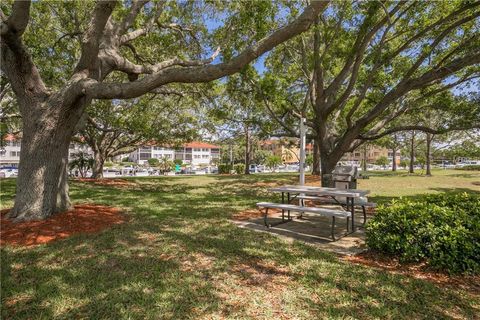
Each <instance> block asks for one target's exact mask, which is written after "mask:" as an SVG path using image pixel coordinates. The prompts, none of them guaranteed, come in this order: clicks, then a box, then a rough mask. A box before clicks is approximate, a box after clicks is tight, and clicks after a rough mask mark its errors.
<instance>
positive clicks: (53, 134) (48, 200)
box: [9, 112, 73, 221]
mask: <svg viewBox="0 0 480 320" xmlns="http://www.w3.org/2000/svg"><path fill="white" fill-rule="evenodd" d="M45 113H46V112H45ZM41 119H42V120H43V121H42V120H37V121H32V120H28V119H24V121H23V124H24V125H23V136H22V148H21V151H20V163H19V166H18V179H17V190H16V197H15V204H14V207H13V209H12V210H11V211H10V212H9V217H10V218H15V220H16V221H21V220H40V219H44V218H46V217H48V216H50V215H52V214H54V213H56V212H61V211H66V210H68V209H70V207H71V203H70V199H69V196H68V181H67V164H68V146H69V144H70V138H71V135H72V131H73V129H72V128H71V127H70V126H69V123H68V122H69V121H68V119H64V120H66V121H62V122H57V123H54V122H55V120H54V119H52V118H51V116H50V115H44V117H42V118H41Z"/></svg>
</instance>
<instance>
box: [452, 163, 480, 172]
mask: <svg viewBox="0 0 480 320" xmlns="http://www.w3.org/2000/svg"><path fill="white" fill-rule="evenodd" d="M455 169H457V170H468V171H476V170H478V171H480V165H479V164H469V165H467V166H463V167H459V168H455Z"/></svg>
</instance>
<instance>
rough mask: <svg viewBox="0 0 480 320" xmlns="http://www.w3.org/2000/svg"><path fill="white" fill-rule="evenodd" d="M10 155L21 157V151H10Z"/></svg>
mask: <svg viewBox="0 0 480 320" xmlns="http://www.w3.org/2000/svg"><path fill="white" fill-rule="evenodd" d="M10 157H20V151H10Z"/></svg>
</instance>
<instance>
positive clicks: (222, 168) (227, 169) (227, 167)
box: [218, 163, 232, 174]
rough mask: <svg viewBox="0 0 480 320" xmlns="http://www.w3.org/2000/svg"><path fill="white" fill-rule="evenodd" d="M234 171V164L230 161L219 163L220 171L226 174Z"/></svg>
mask: <svg viewBox="0 0 480 320" xmlns="http://www.w3.org/2000/svg"><path fill="white" fill-rule="evenodd" d="M230 171H232V165H231V164H228V163H222V164H219V165H218V173H220V174H225V173H230Z"/></svg>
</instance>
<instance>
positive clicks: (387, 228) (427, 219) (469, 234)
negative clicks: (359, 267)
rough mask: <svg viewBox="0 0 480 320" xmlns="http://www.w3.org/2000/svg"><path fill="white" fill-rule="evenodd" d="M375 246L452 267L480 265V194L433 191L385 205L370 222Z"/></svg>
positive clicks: (370, 237)
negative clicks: (437, 193) (421, 196)
mask: <svg viewBox="0 0 480 320" xmlns="http://www.w3.org/2000/svg"><path fill="white" fill-rule="evenodd" d="M366 235H367V238H366V242H367V246H368V247H369V248H370V249H373V250H376V251H380V252H383V253H386V254H389V255H394V256H397V257H399V258H400V261H403V262H409V261H426V262H427V263H428V264H429V266H430V267H432V268H433V269H438V270H444V271H447V272H449V273H472V274H473V273H479V271H480V195H475V194H467V193H455V194H440V195H428V196H425V197H423V198H422V199H421V200H417V201H411V200H406V199H400V200H395V201H392V203H391V204H390V205H389V206H382V207H380V208H379V209H378V211H377V214H376V215H375V216H374V217H373V218H372V219H371V220H370V221H369V222H368V223H367V226H366Z"/></svg>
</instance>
